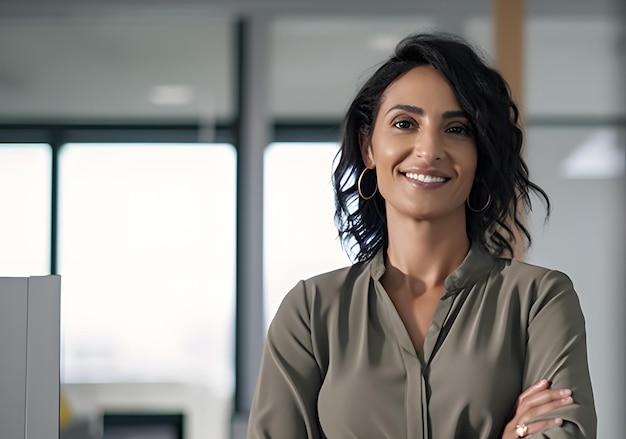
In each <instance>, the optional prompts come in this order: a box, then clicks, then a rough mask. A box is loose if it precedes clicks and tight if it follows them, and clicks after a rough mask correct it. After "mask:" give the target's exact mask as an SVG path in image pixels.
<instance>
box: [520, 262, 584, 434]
mask: <svg viewBox="0 0 626 439" xmlns="http://www.w3.org/2000/svg"><path fill="white" fill-rule="evenodd" d="M535 299H536V300H535V302H534V303H533V305H532V306H531V308H530V314H529V323H528V339H527V352H526V371H525V377H524V388H528V387H529V386H531V385H532V384H534V383H536V382H538V381H540V380H541V379H543V378H546V379H548V380H550V381H551V383H552V385H551V387H552V388H554V389H562V388H569V389H571V390H572V397H573V399H574V403H573V404H572V405H570V406H567V407H561V408H559V409H557V410H554V411H552V412H550V413H549V414H546V415H543V416H540V417H538V418H537V419H536V420H540V419H550V418H555V417H560V418H562V419H563V425H562V426H561V427H552V428H548V429H546V430H544V431H543V432H541V433H540V434H537V435H533V436H532V437H533V438H549V439H565V438H580V439H595V438H596V412H595V406H594V400H593V392H592V388H591V380H590V377H589V368H588V363H587V343H586V333H585V320H584V317H583V313H582V310H581V307H580V303H579V300H578V296H577V295H576V292H575V291H574V287H573V285H572V282H571V280H570V279H569V278H568V277H567V276H566V275H565V274H563V273H561V272H558V271H550V272H548V273H547V274H546V275H545V276H544V277H543V278H542V279H541V281H540V283H539V285H538V287H537V296H536V298H535Z"/></svg>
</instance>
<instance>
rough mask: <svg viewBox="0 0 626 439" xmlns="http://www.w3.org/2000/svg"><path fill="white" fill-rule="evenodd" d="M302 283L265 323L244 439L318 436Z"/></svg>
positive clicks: (314, 367) (317, 381) (315, 379)
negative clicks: (258, 366) (267, 327)
mask: <svg viewBox="0 0 626 439" xmlns="http://www.w3.org/2000/svg"><path fill="white" fill-rule="evenodd" d="M310 321H311V320H310V306H309V304H308V301H307V296H306V290H305V285H304V282H300V283H298V284H297V285H296V286H295V287H294V288H293V289H292V290H291V291H290V292H289V293H288V294H287V295H286V296H285V299H284V300H283V302H282V303H281V305H280V307H279V309H278V311H277V313H276V316H275V317H274V319H273V320H272V323H271V324H270V327H269V330H268V333H267V338H266V341H265V346H264V349H263V356H262V358H261V366H260V369H259V376H258V380H257V384H256V389H255V393H254V398H253V401H252V407H251V411H250V418H249V421H248V435H247V437H248V439H260V438H271V439H283V438H284V439H294V438H298V439H300V438H302V439H305V438H307V439H321V438H322V437H323V436H322V435H321V432H320V427H319V421H318V416H317V397H318V393H319V389H320V386H321V383H322V377H321V373H320V368H319V367H318V364H317V362H316V359H315V355H314V351H313V345H312V338H311V324H310Z"/></svg>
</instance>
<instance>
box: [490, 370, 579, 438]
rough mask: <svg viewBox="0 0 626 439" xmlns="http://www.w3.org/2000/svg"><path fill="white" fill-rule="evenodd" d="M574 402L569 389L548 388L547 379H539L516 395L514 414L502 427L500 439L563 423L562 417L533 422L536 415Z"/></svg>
mask: <svg viewBox="0 0 626 439" xmlns="http://www.w3.org/2000/svg"><path fill="white" fill-rule="evenodd" d="M573 402H574V400H573V399H572V391H571V390H570V389H550V382H549V381H548V380H541V381H539V382H538V383H536V384H533V385H532V386H530V387H529V388H528V389H526V390H524V392H522V394H521V395H520V396H518V397H517V404H516V406H515V407H516V408H515V415H513V419H511V421H510V422H509V423H508V424H507V425H506V427H504V432H503V433H502V439H518V438H521V437H528V436H531V435H533V434H536V433H539V432H540V431H542V430H544V429H546V428H548V427H551V426H554V425H558V426H560V425H563V419H561V418H552V419H546V420H543V421H536V422H533V420H534V419H535V418H537V416H540V415H543V414H545V413H548V412H550V411H552V410H554V409H557V408H559V407H564V406H567V405H570V404H572V403H573Z"/></svg>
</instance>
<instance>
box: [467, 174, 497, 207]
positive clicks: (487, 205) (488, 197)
mask: <svg viewBox="0 0 626 439" xmlns="http://www.w3.org/2000/svg"><path fill="white" fill-rule="evenodd" d="M476 182H477V183H482V184H484V185H485V187H486V188H487V202H486V203H485V205H484V206H483V207H482V208H481V209H474V208H473V207H472V205H471V204H470V200H469V196H468V197H467V200H465V204H467V207H468V208H469V210H471V211H472V212H475V213H481V212H484V211H485V210H487V208H488V207H489V205H490V204H491V191H490V190H489V186H487V183H485V182H484V181H482V180H476ZM470 194H471V191H470Z"/></svg>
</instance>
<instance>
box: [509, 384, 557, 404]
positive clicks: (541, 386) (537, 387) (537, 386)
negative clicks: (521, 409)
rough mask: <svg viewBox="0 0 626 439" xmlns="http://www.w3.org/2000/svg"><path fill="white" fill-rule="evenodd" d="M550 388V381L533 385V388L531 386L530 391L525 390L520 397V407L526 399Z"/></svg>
mask: <svg viewBox="0 0 626 439" xmlns="http://www.w3.org/2000/svg"><path fill="white" fill-rule="evenodd" d="M548 387H550V381H548V380H546V379H543V380H541V381H539V382H537V383H535V384H533V385H532V386H530V387H529V388H528V389H526V390H524V391H523V392H522V393H521V394H520V395H519V396H518V397H517V400H518V405H519V402H521V401H523V400H524V399H526V398H527V397H529V396H531V395H534V394H535V393H538V392H541V391H542V390H545V389H547V388H548Z"/></svg>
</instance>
